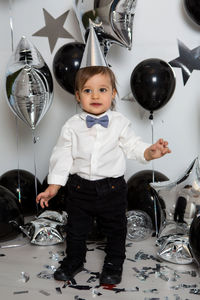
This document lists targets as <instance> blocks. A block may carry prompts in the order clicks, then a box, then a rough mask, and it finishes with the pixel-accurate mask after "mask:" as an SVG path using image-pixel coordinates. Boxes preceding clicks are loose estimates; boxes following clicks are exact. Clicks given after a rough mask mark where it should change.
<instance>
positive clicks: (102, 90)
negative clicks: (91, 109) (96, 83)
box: [99, 88, 107, 93]
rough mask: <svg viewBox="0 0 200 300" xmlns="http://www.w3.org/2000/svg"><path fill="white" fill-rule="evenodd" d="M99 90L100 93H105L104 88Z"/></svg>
mask: <svg viewBox="0 0 200 300" xmlns="http://www.w3.org/2000/svg"><path fill="white" fill-rule="evenodd" d="M99 90H100V92H101V93H105V92H106V91H107V89H106V88H100V89H99Z"/></svg>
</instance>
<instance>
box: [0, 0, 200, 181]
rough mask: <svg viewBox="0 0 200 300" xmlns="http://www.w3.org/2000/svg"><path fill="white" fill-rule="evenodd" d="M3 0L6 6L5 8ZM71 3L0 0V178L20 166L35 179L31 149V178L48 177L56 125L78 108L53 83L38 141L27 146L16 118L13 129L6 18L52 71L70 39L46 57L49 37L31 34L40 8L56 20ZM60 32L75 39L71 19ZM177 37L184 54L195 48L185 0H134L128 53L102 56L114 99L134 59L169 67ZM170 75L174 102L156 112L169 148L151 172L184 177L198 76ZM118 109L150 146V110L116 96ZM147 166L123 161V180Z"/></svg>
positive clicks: (195, 30)
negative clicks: (114, 86)
mask: <svg viewBox="0 0 200 300" xmlns="http://www.w3.org/2000/svg"><path fill="white" fill-rule="evenodd" d="M88 1H89V0H88ZM9 3H11V4H12V5H11V9H9ZM72 4H73V0H68V1H66V0H59V1H55V0H42V1H41V0H12V1H11V0H10V1H8V0H0V20H1V21H0V22H1V26H0V41H1V42H0V145H1V146H0V175H1V174H3V173H4V172H6V171H8V170H11V169H16V168H17V167H18V163H19V167H20V168H21V169H25V170H28V171H30V172H32V173H33V174H34V158H33V155H34V151H35V152H36V162H37V176H38V178H39V179H40V180H41V181H42V180H43V179H44V177H45V176H46V174H47V172H48V161H49V156H50V153H51V151H52V148H53V146H54V144H55V142H56V140H57V137H58V134H59V132H60V128H61V126H62V124H63V123H64V122H65V120H66V119H67V118H69V117H70V116H72V115H73V114H74V113H75V112H76V110H77V108H76V104H75V100H74V97H73V95H71V94H69V93H68V92H66V91H65V90H63V89H62V88H61V87H60V86H59V85H58V83H57V82H56V80H54V100H53V105H52V106H51V108H50V110H49V111H48V113H47V114H46V115H45V116H44V118H43V119H42V121H41V122H40V124H39V125H38V127H37V129H36V135H37V136H39V141H38V142H37V144H36V145H35V146H33V142H32V134H31V130H30V129H29V128H28V127H27V126H26V125H25V124H24V123H23V122H22V121H21V120H18V121H17V124H18V129H16V118H15V116H14V114H13V113H12V112H11V110H10V108H9V107H8V104H7V102H6V97H5V89H4V81H5V75H4V74H5V70H6V64H7V62H8V61H9V58H10V56H11V52H12V51H11V35H10V33H11V28H10V21H9V17H10V15H11V17H12V20H13V33H14V46H15V47H16V46H17V44H18V42H19V40H20V38H21V36H22V35H25V36H26V37H27V38H29V40H30V41H31V42H32V43H33V44H34V45H35V46H36V47H37V49H38V50H39V51H40V53H41V54H42V56H43V58H44V59H45V61H46V63H47V64H48V66H49V68H50V70H51V71H52V62H53V58H54V56H55V54H56V52H57V51H58V49H59V48H60V47H61V46H62V45H64V44H66V43H69V42H73V41H74V40H72V39H61V38H59V39H58V41H57V43H56V46H55V48H54V51H53V53H51V52H50V48H49V44H48V40H47V38H46V37H35V36H34V37H33V36H32V34H33V33H35V32H36V31H38V30H39V29H41V28H42V27H43V26H44V25H45V23H44V17H43V10H42V9H43V8H45V9H46V10H47V11H48V12H49V13H50V14H51V15H52V16H54V17H55V18H57V17H58V16H60V15H61V14H63V13H64V12H65V11H66V10H69V9H72ZM65 27H66V29H67V30H68V31H69V32H71V33H73V35H76V36H77V38H78V37H79V33H78V31H77V30H75V28H76V27H75V24H74V19H73V15H72V17H70V18H69V19H68V22H67V24H65ZM177 39H179V40H181V41H182V42H183V43H184V44H185V45H186V46H187V47H188V48H190V49H193V48H195V47H197V46H199V45H200V27H198V26H197V25H195V24H193V23H192V22H191V21H190V20H189V18H188V17H187V16H186V14H185V12H184V9H183V0H162V1H161V0H138V4H137V11H136V15H135V20H134V26H133V45H132V50H131V51H129V50H127V49H126V48H123V47H120V46H117V45H113V46H112V47H111V49H110V51H109V54H108V62H109V63H110V64H111V65H112V69H113V71H114V72H115V74H116V77H117V80H118V83H119V85H118V90H119V94H120V98H122V97H124V96H125V95H127V94H128V93H129V92H130V85H129V82H130V76H131V73H132V71H133V69H134V67H135V66H136V65H137V64H138V63H139V62H141V61H142V60H144V59H147V58H160V59H163V60H165V61H166V62H169V61H170V60H173V59H175V58H176V57H178V56H179V52H178V45H177ZM174 71H175V74H176V89H175V92H174V94H173V97H172V98H171V99H170V101H169V102H168V103H167V104H166V105H165V106H164V107H163V108H161V109H160V110H158V111H156V112H155V113H154V132H155V140H156V139H157V138H159V137H163V138H164V139H167V140H168V141H169V145H170V148H171V150H172V153H171V154H170V155H168V156H165V157H163V158H161V159H159V160H156V161H155V162H154V169H155V170H158V171H160V172H162V173H163V174H165V175H166V176H168V177H169V178H170V179H172V180H173V179H175V178H176V177H179V176H180V175H181V174H182V173H183V172H184V170H185V169H186V168H187V167H188V166H189V164H190V162H191V161H192V160H193V159H194V158H195V157H196V156H198V155H199V149H200V135H199V128H200V84H199V82H200V71H193V73H192V75H191V76H190V78H189V80H188V82H187V84H186V85H185V86H184V85H183V80H182V74H181V69H177V68H174ZM52 75H53V71H52ZM117 106H118V107H117V109H118V110H119V111H121V112H122V113H124V114H125V115H126V116H127V117H128V118H130V119H131V120H132V122H133V126H134V128H135V131H136V133H137V134H138V135H141V136H142V137H143V139H144V140H145V141H147V142H151V139H152V136H151V125H150V121H149V118H148V117H149V112H148V111H145V110H144V109H143V108H141V107H140V106H139V104H138V103H136V102H127V101H122V100H121V99H118V105H117ZM17 134H18V135H19V147H17ZM34 148H35V149H34ZM17 149H18V150H17ZM151 168H152V165H151V163H150V164H149V165H145V166H144V165H141V164H139V163H137V162H135V161H128V162H127V172H126V179H128V178H129V177H130V176H131V175H132V174H134V173H136V172H137V171H139V170H142V169H151Z"/></svg>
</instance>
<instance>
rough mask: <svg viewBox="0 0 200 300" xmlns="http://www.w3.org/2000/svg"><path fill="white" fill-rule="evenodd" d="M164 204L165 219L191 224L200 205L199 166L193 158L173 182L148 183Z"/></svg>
mask: <svg viewBox="0 0 200 300" xmlns="http://www.w3.org/2000/svg"><path fill="white" fill-rule="evenodd" d="M150 185H151V186H152V187H153V188H154V190H155V191H156V192H157V193H158V195H159V196H160V197H161V198H162V199H163V200H164V202H165V204H166V214H167V219H169V220H175V221H177V222H180V223H181V222H185V219H186V221H187V222H189V223H191V221H192V218H193V217H194V215H195V212H196V209H197V208H198V207H199V205H200V165H199V159H198V157H197V158H195V159H194V160H193V161H192V163H191V164H190V166H189V167H188V168H187V170H185V172H184V173H183V174H182V175H181V176H180V177H179V178H177V179H176V180H175V181H162V182H155V183H150Z"/></svg>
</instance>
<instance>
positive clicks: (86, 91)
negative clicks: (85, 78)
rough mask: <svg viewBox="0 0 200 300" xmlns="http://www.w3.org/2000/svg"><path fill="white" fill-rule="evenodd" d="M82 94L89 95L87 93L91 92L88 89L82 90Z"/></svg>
mask: <svg viewBox="0 0 200 300" xmlns="http://www.w3.org/2000/svg"><path fill="white" fill-rule="evenodd" d="M83 92H84V93H86V94H89V93H91V90H90V89H84V90H83Z"/></svg>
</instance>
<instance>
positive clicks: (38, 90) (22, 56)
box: [6, 37, 53, 129]
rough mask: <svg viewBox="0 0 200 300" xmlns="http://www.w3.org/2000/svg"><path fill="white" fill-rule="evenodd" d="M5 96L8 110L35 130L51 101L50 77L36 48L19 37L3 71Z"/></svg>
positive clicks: (51, 85)
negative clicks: (4, 72) (4, 74)
mask: <svg viewBox="0 0 200 300" xmlns="http://www.w3.org/2000/svg"><path fill="white" fill-rule="evenodd" d="M6 96H7V102H8V105H9V107H10V108H11V110H12V111H13V112H14V114H15V115H17V117H19V118H20V119H21V120H22V121H24V122H25V123H26V124H27V125H28V126H30V127H31V129H35V128H36V126H37V125H38V124H39V122H40V121H41V119H42V118H43V116H44V115H45V113H46V112H47V111H48V109H49V108H50V105H51V103H52V100H53V79H52V76H51V73H50V70H49V68H48V66H47V65H46V63H45V61H44V59H43V58H42V56H41V54H40V53H39V51H38V50H37V49H36V47H35V46H34V45H33V44H32V43H31V42H29V41H28V40H27V39H26V37H22V38H21V40H20V42H19V44H18V46H17V48H16V50H15V51H14V53H13V54H12V56H11V58H10V60H9V63H8V66H7V70H6Z"/></svg>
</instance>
